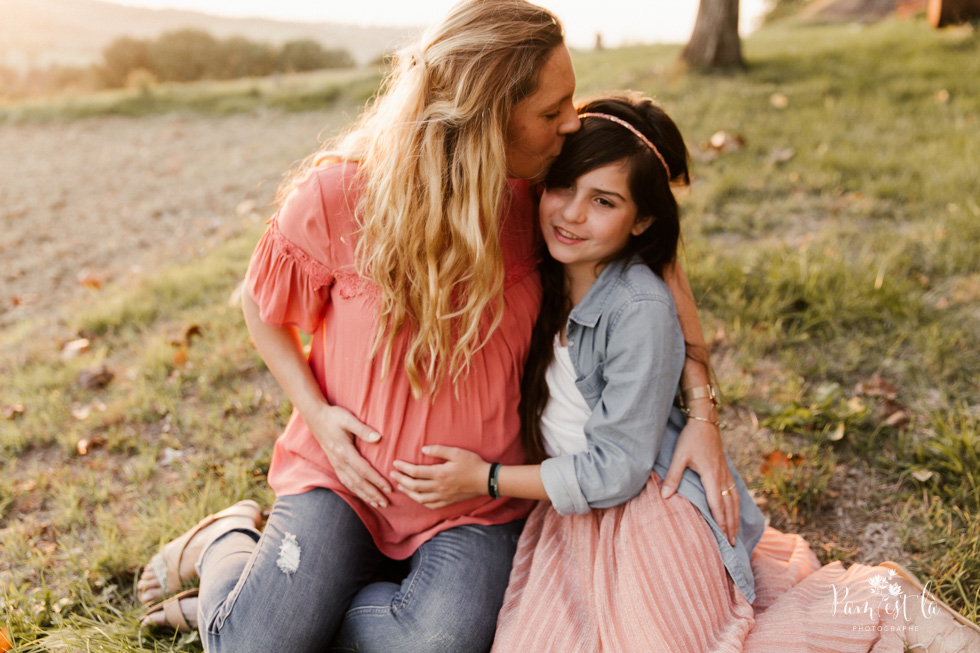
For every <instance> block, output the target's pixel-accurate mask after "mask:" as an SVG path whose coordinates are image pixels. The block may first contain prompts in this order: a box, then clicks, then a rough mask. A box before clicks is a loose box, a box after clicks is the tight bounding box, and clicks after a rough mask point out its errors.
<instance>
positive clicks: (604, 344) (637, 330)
mask: <svg viewBox="0 0 980 653" xmlns="http://www.w3.org/2000/svg"><path fill="white" fill-rule="evenodd" d="M566 338H567V341H568V352H569V355H570V357H571V359H572V365H573V366H574V368H575V372H576V375H577V379H576V381H575V385H576V386H577V387H578V389H579V391H580V392H581V393H582V396H583V397H584V398H585V401H586V403H587V404H588V406H589V408H590V409H591V410H592V413H591V415H590V416H589V419H588V421H586V423H585V435H586V439H587V441H588V449H587V450H586V451H583V452H580V453H577V454H574V455H570V456H558V457H555V458H549V459H547V460H545V461H544V463H542V465H541V478H542V481H543V482H544V486H545V490H546V491H547V493H548V497H549V498H550V499H551V503H552V505H553V506H554V508H555V510H556V511H557V512H558V513H559V514H562V515H568V514H572V513H583V514H584V513H587V512H589V510H591V509H592V508H608V507H611V506H615V505H619V504H622V503H625V502H626V501H628V500H629V499H631V498H633V497H634V496H636V495H637V494H639V492H640V491H641V490H642V489H643V487H644V486H645V485H646V482H647V479H648V478H649V476H650V471H651V470H654V471H656V472H657V474H659V475H660V477H661V478H664V477H666V476H667V470H668V469H669V467H670V460H671V458H672V457H673V454H674V447H675V446H676V445H677V439H678V438H679V437H680V432H681V429H682V428H684V424H685V421H686V418H685V416H684V414H683V413H682V412H681V411H680V410H679V409H678V408H677V407H675V406H674V399H675V397H676V395H677V390H678V386H679V382H680V376H681V370H682V368H683V366H684V360H685V353H684V337H683V335H682V334H681V330H680V324H679V323H678V321H677V313H676V309H675V308H674V302H673V298H672V297H671V294H670V291H669V290H668V288H667V285H666V284H665V283H664V282H663V280H662V279H660V277H658V276H657V275H656V274H654V273H653V272H651V271H650V269H649V268H648V267H647V266H646V265H644V264H643V263H641V262H639V261H635V264H631V265H628V264H626V263H625V262H615V263H610V264H609V265H607V266H606V267H605V268H604V269H603V270H602V272H601V273H600V274H599V278H598V279H597V280H596V281H595V283H594V284H592V287H591V288H590V289H589V291H588V292H587V293H586V295H585V297H584V298H583V299H582V301H581V302H579V303H578V305H576V306H575V308H573V309H572V312H571V314H570V315H569V317H568V324H567V330H566ZM728 467H729V469H730V470H731V473H732V477H733V478H734V479H735V484H736V488H737V491H738V494H739V500H740V507H741V521H740V523H739V529H738V535H737V537H736V543H735V546H732V545H731V544H729V542H728V540H727V539H726V538H725V535H724V533H723V532H722V530H721V527H720V526H719V525H718V524H717V522H715V520H714V518H713V517H712V516H711V510H710V508H709V507H708V500H707V497H706V495H705V491H704V488H703V486H702V485H701V479H700V477H699V476H698V475H697V473H695V472H694V471H692V470H691V469H686V470H684V475H683V478H682V479H681V482H680V486H679V487H678V488H677V492H678V493H679V494H680V495H682V496H683V497H685V498H687V499H688V500H689V501H690V502H691V503H693V504H694V505H695V506H696V507H697V509H698V510H699V511H700V512H701V514H702V516H704V518H705V519H706V520H707V522H708V524H709V526H710V527H711V532H712V533H713V534H714V536H715V539H716V540H717V543H718V547H719V550H720V552H721V558H722V561H723V562H724V564H725V567H726V568H727V570H728V572H729V574H731V576H732V579H733V580H734V581H735V585H736V586H737V587H738V588H739V590H741V591H742V593H743V594H744V595H745V597H746V598H747V599H748V600H749V602H750V603H751V602H752V601H754V600H755V581H754V578H753V576H752V568H751V565H750V564H749V559H750V557H751V555H752V550H753V549H754V548H755V545H756V544H757V543H758V542H759V539H760V538H761V537H762V531H763V529H764V528H765V522H764V518H763V515H762V512H761V511H760V510H759V508H758V507H757V506H756V505H755V502H754V501H753V500H752V497H751V496H750V495H749V493H748V489H747V488H746V487H745V483H744V482H743V481H742V478H741V477H740V476H739V474H738V472H737V471H736V470H735V467H734V466H733V465H732V462H731V460H729V461H728Z"/></svg>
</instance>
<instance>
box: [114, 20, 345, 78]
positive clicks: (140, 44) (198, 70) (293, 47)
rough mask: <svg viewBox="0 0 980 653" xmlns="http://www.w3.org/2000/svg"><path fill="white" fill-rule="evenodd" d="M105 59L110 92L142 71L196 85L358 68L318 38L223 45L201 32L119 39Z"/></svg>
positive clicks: (235, 39)
mask: <svg viewBox="0 0 980 653" xmlns="http://www.w3.org/2000/svg"><path fill="white" fill-rule="evenodd" d="M103 59H104V61H103V63H102V64H101V65H100V66H97V69H98V71H99V74H100V76H101V78H102V80H103V82H104V84H105V86H106V87H107V88H119V87H122V86H126V80H127V79H129V78H130V77H131V75H132V74H133V73H134V71H137V70H143V71H146V72H148V73H150V74H151V75H152V76H153V77H154V78H155V79H156V80H158V81H161V82H192V81H198V80H202V79H236V78H239V77H265V76H267V75H271V74H273V73H289V72H307V71H311V70H324V69H328V68H351V67H353V66H354V59H353V57H352V56H351V55H350V53H349V52H347V51H346V50H343V49H326V48H324V47H323V46H322V45H320V43H319V42H317V41H314V40H313V39H301V40H296V41H288V42H286V43H284V44H283V45H282V46H280V47H278V48H277V47H274V46H271V45H269V44H267V43H259V42H256V41H252V40H249V39H246V38H244V37H241V36H235V37H231V38H228V39H223V40H219V39H216V38H214V37H213V36H211V35H210V34H208V33H207V32H205V31H202V30H196V29H182V30H176V31H173V32H166V33H164V34H161V35H160V37H159V38H157V39H155V40H138V39H132V38H128V37H122V38H118V39H116V40H115V41H113V42H112V43H111V44H110V45H109V46H108V47H107V48H106V49H105V50H104V52H103Z"/></svg>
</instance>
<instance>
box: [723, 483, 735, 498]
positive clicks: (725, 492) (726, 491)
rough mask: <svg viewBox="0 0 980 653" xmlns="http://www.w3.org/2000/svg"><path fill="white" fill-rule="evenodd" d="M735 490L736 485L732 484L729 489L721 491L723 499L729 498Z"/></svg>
mask: <svg viewBox="0 0 980 653" xmlns="http://www.w3.org/2000/svg"><path fill="white" fill-rule="evenodd" d="M734 489H735V484H734V483H732V484H731V485H729V486H728V487H726V488H725V489H724V490H722V491H721V496H723V497H724V496H728V495H729V494H731V493H732V490H734Z"/></svg>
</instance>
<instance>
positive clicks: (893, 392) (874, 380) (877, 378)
mask: <svg viewBox="0 0 980 653" xmlns="http://www.w3.org/2000/svg"><path fill="white" fill-rule="evenodd" d="M854 392H855V394H859V395H864V396H866V397H884V398H885V399H892V400H894V399H895V398H896V397H897V396H898V390H897V389H896V388H895V384H894V383H892V382H891V381H889V380H888V379H886V378H885V377H883V376H881V375H880V374H878V373H877V372H875V373H874V374H872V375H871V378H870V379H867V380H865V381H858V383H857V385H856V386H854Z"/></svg>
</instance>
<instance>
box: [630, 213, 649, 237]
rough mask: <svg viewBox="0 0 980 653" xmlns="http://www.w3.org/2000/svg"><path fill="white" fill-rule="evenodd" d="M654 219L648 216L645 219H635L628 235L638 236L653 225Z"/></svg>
mask: <svg viewBox="0 0 980 653" xmlns="http://www.w3.org/2000/svg"><path fill="white" fill-rule="evenodd" d="M654 219H655V218H654V217H653V216H652V215H648V216H647V217H645V218H637V219H636V222H634V223H633V228H632V229H630V233H631V234H633V235H634V236H639V235H640V234H642V233H643V232H644V231H646V230H647V229H649V228H650V225H652V224H653V221H654Z"/></svg>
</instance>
